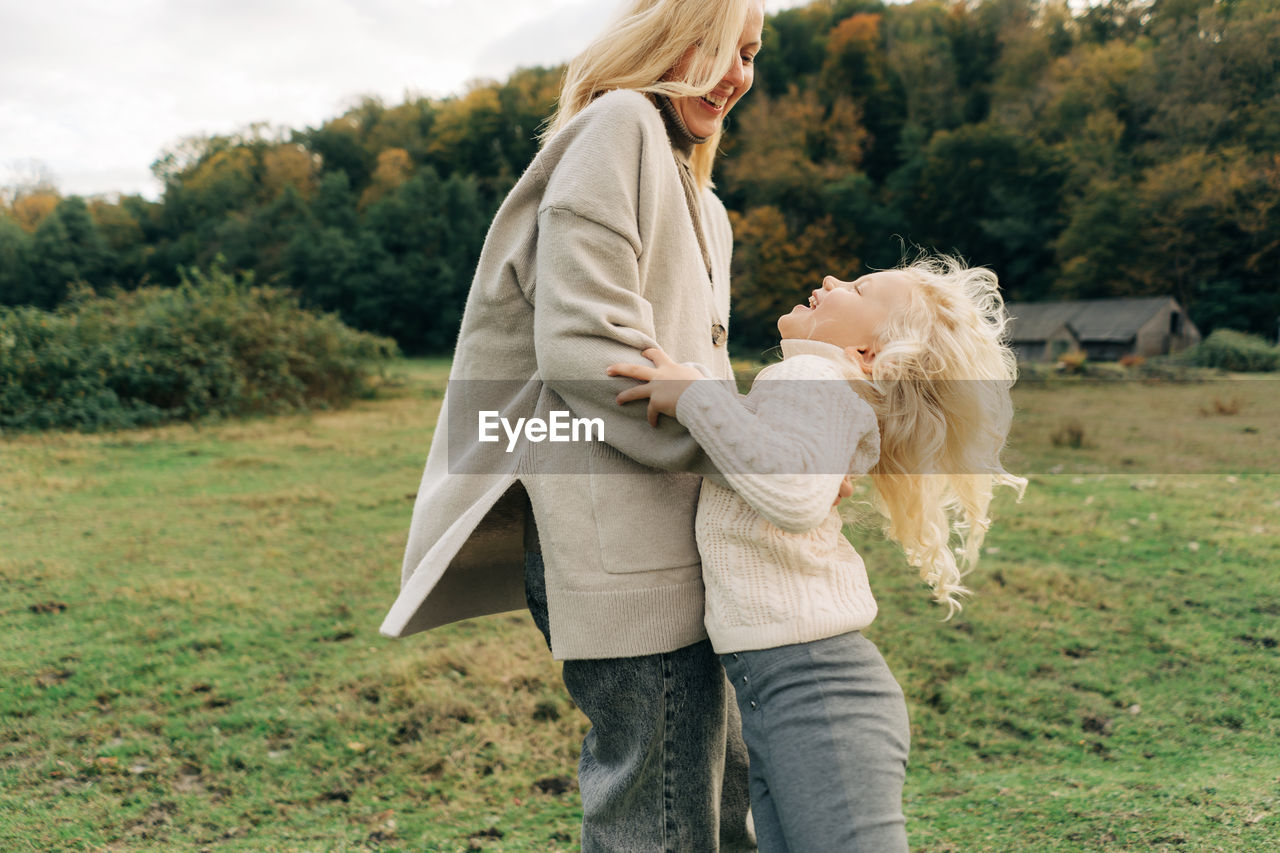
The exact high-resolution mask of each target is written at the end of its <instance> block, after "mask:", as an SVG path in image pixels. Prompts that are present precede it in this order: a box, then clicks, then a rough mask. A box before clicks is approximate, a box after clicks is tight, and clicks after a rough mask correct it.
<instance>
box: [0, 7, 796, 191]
mask: <svg viewBox="0 0 1280 853" xmlns="http://www.w3.org/2000/svg"><path fill="white" fill-rule="evenodd" d="M805 2H806V0H766V6H767V8H768V9H769V10H770V11H777V10H779V9H785V8H789V7H792V6H799V5H803V4H804V3H805ZM620 5H621V2H620V0H0V185H4V184H10V183H13V182H15V181H18V180H21V179H22V178H23V177H27V176H30V175H31V174H33V173H35V172H38V171H39V170H40V168H44V169H47V170H48V172H49V173H51V175H52V177H53V179H54V182H55V183H56V185H57V187H58V188H59V189H60V190H61V191H62V192H63V193H64V194H73V193H75V194H81V195H92V194H95V193H109V192H113V191H119V192H125V193H134V192H137V193H142V194H143V195H146V196H148V197H151V198H154V197H155V196H156V195H157V194H158V192H159V186H158V184H157V183H156V182H155V180H154V179H153V178H152V177H151V171H150V165H151V163H152V162H153V161H154V160H155V159H156V158H157V157H158V156H159V154H160V152H161V151H163V150H165V149H166V148H168V147H170V146H172V145H173V144H174V143H176V142H177V141H178V140H180V139H182V138H183V137H187V136H198V135H209V134H226V133H231V132H233V131H236V130H238V129H241V128H244V127H246V126H247V125H249V124H251V123H254V122H266V123H268V124H270V125H272V126H284V127H289V128H302V127H305V126H307V125H316V124H318V123H320V122H322V121H323V120H325V119H327V118H331V117H333V116H336V115H339V114H340V113H341V112H342V111H343V110H344V109H345V108H346V107H347V106H349V105H350V104H352V103H353V102H354V101H355V100H356V99H358V98H359V97H360V96H362V95H367V94H372V95H377V96H378V97H380V98H382V99H383V101H384V102H386V103H387V104H397V103H400V102H401V101H403V100H404V97H405V94H406V93H414V94H418V93H420V94H424V95H429V96H434V97H440V96H444V95H447V94H454V93H459V92H461V91H462V90H463V88H464V87H465V85H466V83H467V82H468V81H470V80H474V79H477V78H491V79H503V78H505V77H506V76H507V74H509V73H510V72H511V71H512V70H513V69H514V68H516V67H519V66H522V65H554V64H557V63H560V62H563V61H565V60H567V59H569V58H570V57H572V56H573V55H574V54H576V53H577V52H578V51H579V50H581V49H582V48H583V47H585V46H586V44H587V42H588V41H589V40H590V39H591V37H592V36H593V35H595V33H596V32H598V31H599V30H600V28H601V27H602V26H603V25H604V23H605V22H606V21H607V20H608V18H609V16H610V15H611V14H612V13H613V12H614V11H615V10H616V9H617V8H618V7H619V6H620Z"/></svg>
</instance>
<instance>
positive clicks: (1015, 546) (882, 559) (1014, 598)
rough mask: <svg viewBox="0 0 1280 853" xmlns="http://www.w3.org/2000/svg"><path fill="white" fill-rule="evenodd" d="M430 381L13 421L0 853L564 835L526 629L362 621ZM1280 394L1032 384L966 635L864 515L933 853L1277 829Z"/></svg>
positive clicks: (379, 573) (421, 452) (565, 775)
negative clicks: (191, 414) (224, 410)
mask: <svg viewBox="0 0 1280 853" xmlns="http://www.w3.org/2000/svg"><path fill="white" fill-rule="evenodd" d="M445 372H446V367H445V365H444V363H443V362H421V361H419V362H403V363H401V364H399V365H398V366H397V367H396V369H395V377H396V378H395V381H393V382H391V383H389V384H388V385H387V386H386V387H385V388H384V389H383V391H382V393H381V394H380V396H379V398H378V399H375V400H370V401H366V402H362V403H360V404H358V405H356V406H355V407H353V408H351V409H348V410H344V411H339V412H328V413H316V414H313V415H309V416H295V417H286V418H279V419H273V420H261V421H248V422H234V423H221V424H215V425H206V426H203V427H200V428H196V427H190V426H177V427H169V428H163V429H155V430H146V431H139V432H128V433H113V434H105V435H96V436H83V435H73V434H46V435H33V436H21V437H12V438H6V439H2V440H0V582H2V586H0V614H2V617H3V620H4V635H5V636H4V640H3V642H2V644H0V679H2V680H3V681H2V684H3V687H2V688H0V690H2V692H0V850H4V851H50V850H85V851H88V850H113V851H114V850H129V851H141V850H218V851H221V850H228V851H342V850H386V851H394V850H405V851H409V850H413V851H453V850H470V849H483V850H492V851H531V850H537V851H561V850H564V851H567V850H573V849H576V842H575V839H576V835H577V831H576V825H577V822H578V820H579V817H580V811H579V805H578V798H577V791H576V787H575V782H574V774H575V765H576V757H577V752H578V748H579V744H580V738H581V736H582V734H583V732H584V729H585V724H584V721H583V719H582V717H581V715H580V714H579V713H578V712H577V711H576V710H575V709H574V708H573V706H572V705H571V703H570V702H569V700H568V698H567V697H566V695H565V694H564V691H563V688H562V687H561V686H560V684H559V680H558V669H557V666H556V665H555V664H554V663H553V662H552V661H551V660H550V659H549V656H548V655H547V654H546V652H545V649H544V647H543V645H542V641H541V637H540V636H539V635H538V634H537V632H536V631H535V629H534V628H533V627H532V625H531V623H530V622H529V620H528V617H527V616H526V615H525V614H510V615H506V616H499V617H491V618H488V619H484V620H478V621H474V622H467V623H461V624H458V625H455V626H451V627H449V628H446V629H442V630H439V631H435V632H431V633H429V634H425V635H417V636H415V637H412V638H409V639H406V640H399V641H392V640H386V639H384V638H381V637H379V636H378V634H377V627H378V624H379V623H380V621H381V619H382V615H383V613H384V611H385V609H386V608H387V606H389V604H390V602H391V600H392V599H393V598H394V595H395V591H396V585H397V578H398V568H399V561H400V554H401V549H402V547H403V542H404V535H405V530H406V527H407V524H408V519H409V513H410V510H411V507H412V495H413V493H414V491H415V490H416V488H417V484H418V483H417V481H418V477H419V475H420V472H421V465H422V462H423V459H424V458H425V451H426V446H427V441H428V437H429V431H430V426H431V425H432V424H433V423H434V420H435V414H436V411H437V410H438V407H439V398H440V393H441V390H442V388H443V380H444V376H445ZM1275 387H1276V385H1275V384H1274V383H1272V382H1269V381H1266V380H1253V381H1237V382H1231V383H1214V384H1205V385H1170V384H1164V385H1139V384H1138V383H1132V382H1117V383H1070V382H1063V383H1050V384H1046V385H1035V386H1027V387H1025V388H1019V389H1016V392H1015V398H1016V402H1017V404H1018V406H1019V420H1018V425H1017V428H1016V431H1015V435H1014V436H1013V441H1012V446H1011V451H1010V456H1009V458H1010V460H1011V465H1010V467H1011V468H1013V469H1014V470H1015V471H1022V472H1027V473H1029V474H1030V476H1031V485H1030V487H1029V489H1028V491H1027V494H1026V497H1025V499H1024V500H1023V501H1022V502H1021V503H1020V504H1018V503H1014V501H1013V500H1012V499H1011V498H1010V497H1009V496H1007V495H1005V496H1002V497H1001V499H1000V500H999V501H998V503H997V505H996V507H995V512H996V517H997V523H996V526H995V528H994V530H993V532H992V533H991V535H990V537H989V538H988V541H987V548H986V554H985V556H984V565H983V566H982V567H981V568H980V570H979V572H978V573H977V574H975V576H973V578H972V586H974V588H975V590H976V592H977V595H976V597H975V599H974V600H973V601H972V602H971V603H970V604H969V606H968V607H967V608H966V609H965V611H964V613H963V614H962V615H961V616H959V617H957V618H956V619H955V620H953V621H951V622H948V623H945V624H944V623H942V622H940V621H939V617H940V613H939V611H938V610H937V609H935V608H933V607H932V606H931V605H930V604H929V602H928V598H927V595H926V594H925V593H924V592H923V590H922V588H921V587H920V586H919V584H918V583H917V582H916V581H915V580H914V579H913V578H912V577H911V574H910V572H909V571H908V570H907V569H906V568H905V567H904V566H903V561H902V559H901V557H900V556H899V555H898V554H897V553H896V552H895V551H894V549H893V548H892V547H890V546H889V545H888V544H887V543H886V542H885V541H884V540H883V539H882V538H881V536H880V534H879V533H878V532H877V531H876V530H875V528H874V527H873V526H871V525H870V524H869V523H868V522H867V521H865V520H863V519H860V518H858V517H854V518H852V520H851V523H850V527H849V533H850V535H851V537H852V538H853V540H854V542H855V543H856V544H857V545H858V546H859V548H860V550H861V551H862V552H863V554H864V556H865V558H866V562H867V565H868V567H869V569H870V571H871V573H872V582H873V585H874V586H875V589H876V592H877V597H878V598H879V600H880V614H881V615H880V619H879V621H878V622H877V623H876V624H875V625H874V626H872V628H871V629H870V630H869V631H868V632H867V633H868V635H869V636H870V637H871V638H872V639H873V640H874V641H875V642H876V643H877V644H879V646H880V647H881V650H882V651H883V652H884V654H885V656H886V658H887V659H888V661H889V663H890V665H891V666H892V667H893V669H894V671H895V673H896V674H897V676H898V679H899V681H900V682H901V683H902V685H903V687H904V689H905V691H906V693H907V698H908V703H909V707H910V711H911V717H912V735H913V744H912V757H911V766H910V768H909V771H908V785H907V794H906V809H907V816H908V831H909V834H910V838H911V843H912V849H914V850H919V851H939V853H940V851H957V853H959V851H966V853H967V851H1077V850H1082V851H1092V850H1176V851H1270V850H1275V849H1277V847H1278V846H1280V749H1277V746H1276V745H1277V743H1280V698H1278V697H1277V686H1278V685H1280V650H1278V649H1277V648H1276V644H1277V640H1280V583H1277V580H1276V577H1275V570H1276V567H1277V565H1280V488H1277V486H1280V477H1277V476H1275V475H1276V473H1277V471H1280V468H1278V467H1277V466H1278V463H1280V438H1278V437H1277V434H1276V430H1275V425H1276V424H1277V423H1280V395H1277V394H1276V393H1275V392H1274V390H1273V389H1274V388H1275ZM1233 409H1234V411H1232V410H1233ZM1073 421H1074V422H1075V423H1074V425H1073V424H1072V422H1073ZM1075 444H1078V445H1079V446H1078V447H1077V446H1073V445H1075ZM1258 472H1264V473H1258ZM852 512H853V514H854V515H855V516H856V506H855V507H854V508H853V510H852Z"/></svg>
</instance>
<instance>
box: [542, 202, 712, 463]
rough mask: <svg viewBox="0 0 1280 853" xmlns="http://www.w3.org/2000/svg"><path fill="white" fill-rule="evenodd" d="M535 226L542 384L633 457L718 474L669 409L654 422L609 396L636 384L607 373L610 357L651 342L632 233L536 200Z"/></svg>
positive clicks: (629, 355) (630, 354) (625, 355)
mask: <svg viewBox="0 0 1280 853" xmlns="http://www.w3.org/2000/svg"><path fill="white" fill-rule="evenodd" d="M538 231H539V234H538V252H537V274H536V275H537V282H538V283H537V299H536V302H535V309H534V335H533V337H534V348H535V350H536V354H537V360H538V368H539V371H540V373H541V374H542V376H543V380H544V381H545V382H546V383H547V385H548V387H550V388H551V389H552V390H553V391H555V392H556V393H557V394H559V395H560V396H561V397H562V398H563V399H564V401H565V402H566V403H568V404H569V406H570V407H571V408H572V409H573V411H574V413H575V415H577V416H579V417H586V418H601V419H603V420H604V423H605V425H606V426H605V430H604V435H605V441H606V442H607V443H608V444H610V445H611V446H613V447H615V448H616V449H618V450H619V451H621V452H622V453H624V454H626V455H627V456H629V457H630V458H632V459H634V460H635V461H636V462H639V463H641V464H643V465H648V466H650V467H653V468H660V469H663V470H667V471H688V472H692V473H696V474H702V475H703V476H716V477H717V478H718V472H717V471H716V469H715V466H714V465H713V464H712V463H711V461H710V459H709V457H708V456H707V455H706V453H704V452H703V450H702V448H701V447H700V446H699V445H698V443H697V442H696V441H695V440H694V439H693V437H692V436H691V435H690V434H689V433H688V431H686V430H685V429H684V428H683V427H682V426H681V425H680V424H679V423H677V422H675V421H674V420H672V419H670V418H664V419H663V420H662V421H661V422H660V424H659V426H658V428H657V429H653V428H652V427H650V426H649V424H648V423H647V421H646V420H645V408H644V407H643V406H619V405H618V404H617V403H616V402H615V400H614V398H615V397H616V396H617V394H618V392H620V391H621V390H623V389H624V388H626V387H628V386H630V385H632V384H634V383H633V382H632V381H631V380H628V379H624V378H621V377H619V378H616V379H609V378H608V377H606V376H605V372H604V370H605V368H606V367H607V366H608V365H610V364H613V363H615V362H622V361H630V362H639V361H641V358H640V351H641V350H643V349H646V348H648V347H653V346H657V345H658V342H657V335H656V332H655V329H654V325H653V311H652V308H651V307H650V305H649V303H648V301H647V300H646V299H645V298H644V297H643V296H642V295H641V288H640V272H639V265H638V260H637V255H636V247H635V246H633V244H632V242H631V239H630V238H629V237H628V236H627V235H625V234H622V233H619V232H618V231H616V230H614V229H612V228H610V227H608V226H606V225H603V224H601V223H599V222H595V221H593V220H591V219H588V218H586V217H584V216H581V215H579V214H577V213H575V212H573V211H570V210H566V209H563V208H558V207H547V208H544V209H543V211H542V212H541V213H540V214H539V217H538Z"/></svg>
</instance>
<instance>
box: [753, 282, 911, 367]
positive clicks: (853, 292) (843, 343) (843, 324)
mask: <svg viewBox="0 0 1280 853" xmlns="http://www.w3.org/2000/svg"><path fill="white" fill-rule="evenodd" d="M910 287H911V277H910V275H908V274H907V273H905V272H902V271H901V270H885V271H884V272H874V273H871V274H870V275H864V276H862V277H861V278H858V279H855V280H853V281H840V280H839V279H838V278H835V277H833V276H827V277H826V278H824V279H823V280H822V287H820V288H818V289H817V290H815V291H814V292H813V295H812V296H810V297H809V302H808V304H807V305H797V306H796V307H795V308H792V309H791V313H790V314H786V315H784V316H782V317H779V318H778V331H779V332H781V333H782V337H784V338H801V339H807V340H812V341H823V342H824V343H828V344H834V345H835V346H838V347H840V348H841V349H843V350H846V351H848V350H850V349H852V350H854V351H855V352H856V354H857V355H858V356H860V357H861V360H862V361H863V362H864V364H869V363H870V361H871V360H872V359H873V358H874V357H875V352H876V333H877V332H878V331H879V329H880V327H881V326H883V325H884V323H885V321H886V320H888V319H889V317H890V315H892V314H893V313H894V312H895V311H899V310H901V309H903V308H905V307H906V306H907V299H908V297H909V295H910ZM851 355H853V354H852V353H851Z"/></svg>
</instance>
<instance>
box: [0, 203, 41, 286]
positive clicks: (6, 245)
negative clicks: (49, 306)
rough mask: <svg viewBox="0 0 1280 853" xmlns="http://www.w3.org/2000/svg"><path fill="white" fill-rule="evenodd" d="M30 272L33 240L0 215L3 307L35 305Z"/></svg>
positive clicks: (20, 227)
mask: <svg viewBox="0 0 1280 853" xmlns="http://www.w3.org/2000/svg"><path fill="white" fill-rule="evenodd" d="M34 284H35V278H34V276H33V274H32V271H31V237H30V235H28V234H27V232H26V231H24V230H22V226H21V225H19V224H18V223H17V222H15V221H14V220H12V219H10V218H9V217H8V216H5V215H4V214H0V305H25V304H28V303H31V302H35V301H36V297H37V294H36V292H35V288H34Z"/></svg>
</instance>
